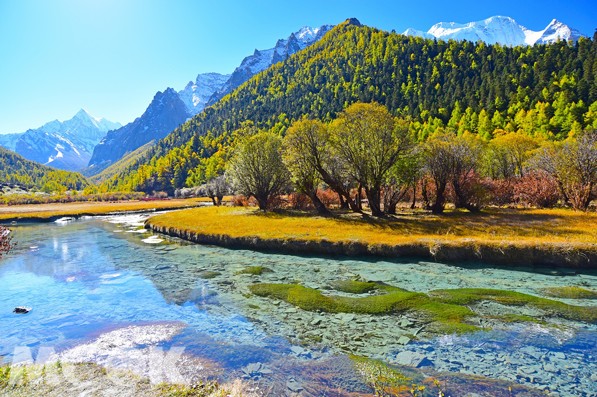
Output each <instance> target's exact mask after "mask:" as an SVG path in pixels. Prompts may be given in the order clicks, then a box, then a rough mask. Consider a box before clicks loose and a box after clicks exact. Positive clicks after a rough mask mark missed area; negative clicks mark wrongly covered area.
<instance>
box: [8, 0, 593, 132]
mask: <svg viewBox="0 0 597 397" xmlns="http://www.w3.org/2000/svg"><path fill="white" fill-rule="evenodd" d="M493 15H507V16H511V17H513V18H514V19H516V20H517V21H518V22H519V23H520V24H522V25H525V26H526V27H528V28H530V29H533V30H540V29H543V28H544V27H545V26H546V25H547V24H548V23H549V22H550V21H551V19H553V18H557V19H559V20H561V21H562V22H564V23H567V24H569V25H570V26H572V27H575V28H576V29H579V30H580V31H581V32H583V33H584V34H587V35H590V36H592V35H593V32H594V30H595V28H596V27H597V5H595V2H594V1H578V0H568V1H551V0H547V1H523V0H519V1H510V0H501V1H496V2H482V1H478V0H475V1H445V0H441V1H435V0H427V1H412V0H411V1H375V0H369V1H364V0H354V1H353V0H344V1H339V0H317V1H315V0H300V1H292V2H287V1H282V0H278V1H274V0H263V1H257V0H255V1H251V0H237V1H232V0H218V1H213V0H212V1H203V0H52V1H46V0H0V133H9V132H22V131H24V130H26V129H27V128H35V127H38V126H40V125H42V124H43V123H45V122H47V121H50V120H53V119H59V120H64V119H68V118H70V117H72V116H73V115H74V114H75V113H76V112H77V111H78V110H79V109H80V108H85V109H86V110H88V111H89V112H90V113H91V114H92V115H94V116H96V117H106V118H108V119H110V120H113V121H119V122H121V123H127V122H130V121H132V120H133V119H134V118H135V117H138V116H140V115H141V114H142V113H143V111H144V110H145V108H146V107H147V105H148V104H149V102H150V101H151V99H152V98H153V95H154V94H155V93H156V91H158V90H160V91H161V90H164V89H165V88H166V87H173V88H175V89H176V90H180V89H182V88H183V87H184V86H185V84H186V83H187V82H188V81H189V80H191V79H194V78H195V76H196V75H197V73H203V72H212V71H213V72H221V73H230V72H232V70H233V69H234V68H235V66H237V65H238V64H239V63H240V61H241V60H242V59H243V58H244V57H245V56H246V55H249V54H251V53H252V52H253V50H254V49H255V48H259V49H264V48H271V47H272V46H273V45H274V44H275V42H276V40H277V39H278V38H283V37H287V36H288V35H289V34H290V33H291V32H293V31H296V30H298V29H299V28H300V27H301V26H305V25H309V26H320V25H322V24H325V23H329V24H337V23H339V22H341V21H343V20H345V19H346V18H348V17H356V18H358V19H359V20H360V21H361V22H362V23H364V24H366V25H369V26H375V27H378V28H381V29H385V30H392V29H395V30H396V31H398V32H401V31H404V30H405V29H406V28H408V27H413V28H416V29H421V30H427V29H429V27H430V26H431V25H432V24H434V23H436V22H440V21H455V22H469V21H474V20H480V19H485V18H487V17H489V16H493Z"/></svg>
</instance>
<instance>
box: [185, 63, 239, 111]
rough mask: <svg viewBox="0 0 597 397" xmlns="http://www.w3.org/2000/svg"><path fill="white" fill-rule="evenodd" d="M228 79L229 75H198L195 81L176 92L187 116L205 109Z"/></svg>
mask: <svg viewBox="0 0 597 397" xmlns="http://www.w3.org/2000/svg"><path fill="white" fill-rule="evenodd" d="M229 78H230V75H229V74H220V73H202V74H199V75H198V76H197V78H196V79H195V81H189V83H188V84H187V85H186V87H185V88H184V89H182V90H181V91H178V96H179V97H180V99H181V100H182V101H183V102H184V104H185V106H186V107H187V110H188V111H189V114H190V115H191V116H194V115H196V114H197V113H199V112H201V111H202V110H203V109H204V108H205V105H206V104H207V101H208V100H209V98H210V97H211V96H212V95H213V94H214V92H216V91H218V90H219V89H221V88H222V86H223V85H224V84H225V83H226V81H228V79H229Z"/></svg>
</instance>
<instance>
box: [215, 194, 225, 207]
mask: <svg viewBox="0 0 597 397" xmlns="http://www.w3.org/2000/svg"><path fill="white" fill-rule="evenodd" d="M223 198H224V196H216V201H217V204H216V205H217V206H218V207H219V206H220V205H222V199H223Z"/></svg>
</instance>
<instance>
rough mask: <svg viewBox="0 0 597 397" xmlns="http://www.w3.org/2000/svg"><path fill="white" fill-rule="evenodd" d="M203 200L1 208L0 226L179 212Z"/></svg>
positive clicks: (78, 203)
mask: <svg viewBox="0 0 597 397" xmlns="http://www.w3.org/2000/svg"><path fill="white" fill-rule="evenodd" d="M207 200H209V199H207ZM203 201H206V200H205V199H175V200H153V201H137V200H134V201H117V202H75V203H52V204H30V205H11V206H0V223H8V222H12V221H52V220H55V219H57V218H60V217H64V216H73V217H79V216H84V215H104V214H109V213H114V212H135V211H151V210H166V209H180V208H189V207H196V206H197V205H199V204H200V203H201V202H203Z"/></svg>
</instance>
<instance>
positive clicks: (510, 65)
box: [104, 21, 597, 193]
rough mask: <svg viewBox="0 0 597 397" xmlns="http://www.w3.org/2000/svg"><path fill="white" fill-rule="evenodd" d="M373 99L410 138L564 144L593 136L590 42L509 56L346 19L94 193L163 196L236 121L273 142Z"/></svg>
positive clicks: (594, 47) (200, 174) (201, 164)
mask: <svg viewBox="0 0 597 397" xmlns="http://www.w3.org/2000/svg"><path fill="white" fill-rule="evenodd" d="M373 101H375V102H379V103H380V104H383V105H385V106H386V107H387V108H388V109H389V110H390V112H392V113H393V114H394V115H396V116H401V117H402V118H406V119H407V120H410V134H411V136H412V137H413V138H415V139H416V140H419V141H423V140H425V139H426V138H427V137H428V136H429V135H431V134H432V133H434V132H435V131H436V130H438V129H440V128H442V127H443V128H445V129H447V130H452V131H454V132H457V133H463V132H464V131H470V132H472V133H474V134H478V135H479V136H480V137H481V138H483V139H485V140H489V139H491V138H492V137H493V136H494V134H495V133H496V131H497V132H499V131H504V130H505V131H510V132H516V131H519V132H522V133H524V134H528V135H531V136H536V137H542V138H546V139H550V140H560V139H564V138H566V137H567V136H568V135H570V134H577V133H579V132H580V131H582V130H583V129H587V128H597V102H596V101H597V41H596V40H595V38H593V39H592V40H590V39H581V40H579V42H578V43H577V44H576V45H571V44H569V43H567V42H559V43H556V44H552V45H537V46H533V47H514V48H510V47H504V46H500V45H486V44H484V43H481V42H480V43H470V42H466V41H464V42H456V41H448V42H443V41H433V40H426V39H421V38H413V37H406V36H402V35H399V34H395V33H388V32H384V31H380V30H377V29H374V28H369V27H364V26H360V25H359V24H358V22H357V21H348V22H346V23H344V24H341V25H339V26H338V27H336V28H335V29H333V30H332V31H330V32H329V33H328V34H327V35H326V36H325V37H324V38H323V39H322V40H321V41H319V42H318V43H316V44H314V45H313V46H311V47H309V48H307V49H305V50H303V51H301V52H299V53H297V54H295V55H294V56H292V57H290V58H289V59H288V60H286V61H285V62H283V63H279V64H276V65H274V66H273V67H271V68H270V69H268V70H266V71H264V72H262V73H260V74H258V75H257V76H255V77H254V78H252V79H251V80H249V81H248V82H246V83H245V84H243V85H242V86H241V87H239V89H237V90H236V91H235V92H233V93H232V94H230V95H228V96H226V97H224V98H223V99H222V100H221V101H220V102H218V103H217V104H215V105H214V106H213V107H210V108H207V109H205V111H204V112H203V113H201V114H199V115H198V116H196V117H195V118H193V119H192V120H190V121H189V122H187V123H185V124H184V125H182V126H181V127H179V128H177V129H176V130H175V131H174V132H173V133H172V134H170V135H169V136H168V137H166V138H165V139H163V140H161V141H160V142H158V143H157V145H156V146H155V147H154V148H153V149H152V150H151V151H149V152H148V153H147V154H146V155H145V156H144V157H142V158H140V159H139V160H138V161H135V162H134V163H132V164H130V165H129V166H128V167H127V168H126V169H125V170H124V171H123V172H122V173H121V174H119V175H117V176H115V177H114V178H112V179H110V180H109V181H108V182H106V185H105V186H104V188H109V189H117V190H144V191H152V190H165V191H167V192H169V193H172V192H173V191H174V189H176V188H179V187H182V186H185V184H188V185H196V184H199V183H203V182H205V179H206V177H207V176H206V175H207V174H208V173H209V172H207V171H208V170H206V161H205V159H206V158H208V157H210V156H211V155H212V154H213V153H215V152H216V151H218V150H219V149H221V147H222V146H226V145H227V144H229V137H230V136H232V131H234V130H237V129H238V128H239V127H241V126H246V125H247V123H244V122H247V121H250V122H252V123H253V124H254V125H255V126H256V127H257V128H262V129H273V130H274V131H275V132H277V133H284V131H285V130H286V128H287V127H288V126H289V125H290V123H291V122H292V121H294V120H297V119H299V118H300V117H301V116H303V115H307V116H308V117H310V118H315V119H320V120H323V121H330V120H332V119H333V118H335V117H336V116H337V114H338V113H339V112H340V111H342V110H343V109H344V108H346V107H347V106H348V105H350V104H352V103H355V102H373ZM243 123H244V124H243ZM249 124H250V123H249ZM220 152H221V151H220ZM202 159H203V160H202Z"/></svg>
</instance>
